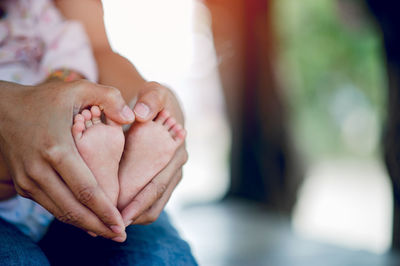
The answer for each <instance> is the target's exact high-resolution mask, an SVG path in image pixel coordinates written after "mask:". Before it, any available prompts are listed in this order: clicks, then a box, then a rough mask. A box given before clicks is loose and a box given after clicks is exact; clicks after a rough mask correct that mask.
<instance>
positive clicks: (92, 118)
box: [72, 106, 125, 205]
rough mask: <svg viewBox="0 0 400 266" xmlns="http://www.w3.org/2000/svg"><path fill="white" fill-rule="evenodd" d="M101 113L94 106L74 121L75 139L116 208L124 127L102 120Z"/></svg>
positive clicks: (88, 164)
mask: <svg viewBox="0 0 400 266" xmlns="http://www.w3.org/2000/svg"><path fill="white" fill-rule="evenodd" d="M100 116H101V111H100V109H99V107H98V106H93V107H92V108H91V109H90V111H89V110H83V111H82V112H81V114H77V115H76V116H75V118H74V125H73V126H72V136H73V137H74V139H75V144H76V147H77V148H78V151H79V153H80V154H81V156H82V158H83V160H84V161H85V162H86V164H87V166H88V167H89V169H90V170H91V171H92V173H93V175H94V176H95V178H96V180H97V182H98V183H99V185H100V187H101V188H102V189H103V191H104V192H105V193H106V195H107V196H108V197H109V198H110V200H111V201H112V202H113V203H114V204H115V205H116V204H117V200H118V193H119V183H118V168H119V162H120V160H121V156H122V152H123V150H124V143H125V137H124V133H123V131H122V126H121V125H119V124H116V123H115V122H113V121H111V120H110V119H107V122H106V123H103V122H102V121H101V119H100Z"/></svg>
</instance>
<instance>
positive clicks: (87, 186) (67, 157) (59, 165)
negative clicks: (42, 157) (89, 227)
mask: <svg viewBox="0 0 400 266" xmlns="http://www.w3.org/2000/svg"><path fill="white" fill-rule="evenodd" d="M46 159H47V160H48V161H49V162H50V164H51V165H52V166H53V168H54V169H55V170H56V171H57V172H58V173H59V175H60V176H61V177H62V179H63V180H64V182H65V183H66V184H67V186H68V187H69V189H70V190H71V191H72V193H73V194H74V195H75V198H76V199H77V200H78V201H79V202H80V203H81V204H83V205H85V206H87V207H88V208H89V209H90V210H92V212H93V213H94V214H96V216H97V217H98V218H99V219H100V220H101V221H102V222H103V223H104V224H105V225H106V226H108V227H109V228H110V229H111V230H112V231H113V232H115V233H122V232H124V230H125V227H124V223H123V220H122V217H121V214H120V213H119V211H118V210H117V208H116V207H115V206H114V205H113V204H112V202H111V201H110V200H109V198H108V197H107V196H106V195H105V193H104V192H103V190H102V189H101V188H100V186H99V185H98V183H97V181H96V179H95V178H94V176H93V174H92V173H91V171H90V170H89V168H88V167H87V166H86V164H85V163H84V161H83V159H82V158H81V157H80V155H79V153H78V151H77V150H76V149H73V150H71V151H68V152H62V151H58V150H53V151H49V152H48V154H47V155H46ZM53 178H54V179H59V178H56V177H53ZM48 181H49V182H50V181H51V180H50V179H49V180H48ZM41 184H42V185H45V184H44V183H43V182H42V183H41ZM46 191H48V192H49V193H51V191H57V186H56V184H54V183H53V186H51V187H47V189H46ZM54 196H56V195H54ZM69 198H70V197H68V198H67V199H69ZM60 200H62V198H58V201H56V202H57V203H59V201H60ZM64 200H66V199H64ZM80 209H81V208H80Z"/></svg>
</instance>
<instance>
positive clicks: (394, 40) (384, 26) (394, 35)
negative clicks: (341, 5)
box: [367, 0, 400, 249]
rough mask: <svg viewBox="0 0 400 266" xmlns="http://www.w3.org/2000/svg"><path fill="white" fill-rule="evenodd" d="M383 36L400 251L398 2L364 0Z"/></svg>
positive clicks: (388, 152) (389, 159)
mask: <svg viewBox="0 0 400 266" xmlns="http://www.w3.org/2000/svg"><path fill="white" fill-rule="evenodd" d="M367 2H368V4H369V6H370V8H371V11H372V13H373V14H374V15H375V16H376V18H377V20H378V22H379V26H380V28H381V30H382V33H383V39H384V46H385V52H386V61H387V70H388V78H389V93H388V101H387V102H388V109H387V110H388V111H387V122H386V128H385V135H384V151H385V161H386V165H387V168H388V171H389V175H390V178H391V180H392V184H393V186H392V187H393V196H394V201H393V203H394V212H393V244H392V246H393V248H395V249H400V3H399V1H395V0H367Z"/></svg>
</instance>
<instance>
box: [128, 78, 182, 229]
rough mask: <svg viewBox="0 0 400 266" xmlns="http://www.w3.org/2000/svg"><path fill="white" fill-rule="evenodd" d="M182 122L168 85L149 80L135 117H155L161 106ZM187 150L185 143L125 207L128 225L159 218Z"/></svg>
mask: <svg viewBox="0 0 400 266" xmlns="http://www.w3.org/2000/svg"><path fill="white" fill-rule="evenodd" d="M164 108H165V109H167V110H168V111H169V112H170V113H171V115H172V116H173V117H174V118H175V119H176V120H177V121H178V123H180V124H182V125H183V114H182V111H181V109H180V107H179V104H178V102H177V99H176V97H175V95H174V94H173V93H172V92H171V90H169V89H167V88H166V87H164V86H162V85H160V84H158V83H155V82H149V83H147V84H146V85H145V87H144V89H143V90H141V91H140V93H139V95H138V100H137V103H136V105H135V107H134V109H133V110H134V112H135V116H136V120H137V121H140V122H146V121H150V120H152V119H154V118H155V117H156V116H157V114H158V113H159V112H160V111H161V110H162V109H164ZM187 158H188V154H187V151H186V147H185V144H184V143H183V144H182V145H181V146H180V147H179V148H178V149H177V151H176V152H175V154H174V157H173V158H172V159H171V160H170V162H169V163H168V165H167V166H166V167H165V168H164V169H163V170H162V171H160V172H159V173H158V174H157V175H156V176H155V177H154V178H153V179H152V180H151V181H150V182H149V183H148V184H147V185H146V186H145V187H144V188H143V189H142V190H141V191H140V192H139V193H138V194H137V195H136V196H135V197H134V198H133V199H132V201H131V202H130V203H129V204H128V205H127V206H126V207H125V208H124V209H123V210H122V212H121V213H122V217H123V219H124V222H125V225H126V226H128V225H130V224H149V223H152V222H154V221H155V220H157V218H158V216H159V215H160V213H161V211H162V210H163V209H164V207H165V205H166V204H167V202H168V200H169V198H170V196H171V194H172V192H173V191H174V189H175V187H176V186H177V185H178V183H179V181H180V180H181V178H182V166H183V165H184V164H185V163H186V161H187Z"/></svg>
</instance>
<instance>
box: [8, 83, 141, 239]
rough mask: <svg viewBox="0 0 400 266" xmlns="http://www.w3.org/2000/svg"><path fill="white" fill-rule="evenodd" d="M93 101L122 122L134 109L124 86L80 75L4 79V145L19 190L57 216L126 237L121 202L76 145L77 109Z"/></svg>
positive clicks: (87, 228) (93, 231)
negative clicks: (23, 81)
mask: <svg viewBox="0 0 400 266" xmlns="http://www.w3.org/2000/svg"><path fill="white" fill-rule="evenodd" d="M90 105H100V106H102V107H103V108H104V112H105V114H106V115H107V116H108V117H110V118H112V119H113V120H114V121H117V122H119V123H121V124H127V123H131V122H133V120H134V115H133V113H132V112H131V110H130V109H129V108H128V107H127V106H126V104H125V102H124V100H123V99H122V97H121V95H120V92H119V91H118V90H117V89H115V88H112V87H106V86H100V85H97V84H93V83H90V82H88V81H84V80H80V81H75V82H70V83H64V82H60V81H51V82H47V83H44V84H41V85H38V86H22V85H17V84H14V83H8V82H0V121H1V122H0V151H1V153H2V155H3V156H4V159H5V160H6V162H7V165H8V167H9V169H10V171H11V174H12V178H13V182H14V185H15V188H16V190H17V192H18V193H19V194H20V195H21V196H23V197H27V198H31V199H32V200H34V201H36V202H38V203H39V204H40V205H42V206H43V207H44V208H46V209H47V210H48V211H50V212H51V213H52V214H53V215H54V216H55V217H56V218H57V219H59V220H60V221H62V222H65V223H69V224H72V225H74V226H77V227H79V228H82V229H83V230H85V231H87V232H90V234H92V235H94V234H95V235H100V236H103V237H106V238H109V239H113V240H115V241H119V242H121V241H124V240H125V238H126V233H125V230H124V229H125V228H124V223H123V220H122V217H121V214H120V213H119V211H118V210H117V208H116V207H115V206H114V205H113V204H112V203H111V201H110V200H109V199H108V198H107V197H106V195H105V194H104V192H103V191H102V189H101V188H100V187H99V185H98V184H97V182H96V179H95V178H94V176H93V174H92V173H91V171H90V170H89V168H88V167H87V166H86V164H85V163H84V161H83V159H82V158H81V156H80V155H79V152H78V150H77V149H76V146H75V143H74V140H73V138H72V135H71V126H72V122H73V115H74V114H76V113H78V112H79V111H80V110H81V109H83V108H85V107H87V106H90Z"/></svg>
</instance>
